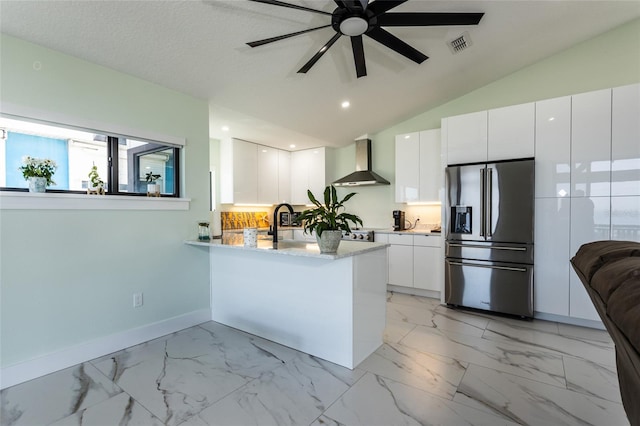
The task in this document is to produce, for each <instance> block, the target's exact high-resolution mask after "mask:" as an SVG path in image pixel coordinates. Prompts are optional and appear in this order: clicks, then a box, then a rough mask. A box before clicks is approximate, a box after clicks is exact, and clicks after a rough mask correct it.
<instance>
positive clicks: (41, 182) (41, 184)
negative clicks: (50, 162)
mask: <svg viewBox="0 0 640 426" xmlns="http://www.w3.org/2000/svg"><path fill="white" fill-rule="evenodd" d="M28 182H29V192H45V191H46V190H47V178H43V177H35V176H32V177H29V179H28Z"/></svg>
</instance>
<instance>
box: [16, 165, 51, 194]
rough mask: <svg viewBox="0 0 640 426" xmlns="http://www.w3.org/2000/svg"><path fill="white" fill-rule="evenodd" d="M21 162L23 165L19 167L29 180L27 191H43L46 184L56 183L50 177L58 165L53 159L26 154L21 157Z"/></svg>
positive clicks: (45, 188)
mask: <svg viewBox="0 0 640 426" xmlns="http://www.w3.org/2000/svg"><path fill="white" fill-rule="evenodd" d="M22 163H23V164H24V165H23V166H20V167H19V169H20V171H21V172H22V176H23V177H24V178H25V180H26V181H28V182H29V192H45V191H46V190H47V186H49V185H55V184H56V183H55V182H54V181H53V179H52V177H53V174H54V173H55V172H56V169H57V167H58V166H57V165H56V162H55V161H53V160H50V159H48V158H45V159H40V158H33V157H29V156H26V157H23V158H22Z"/></svg>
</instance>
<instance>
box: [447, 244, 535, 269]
mask: <svg viewBox="0 0 640 426" xmlns="http://www.w3.org/2000/svg"><path fill="white" fill-rule="evenodd" d="M444 247H445V254H444V255H445V257H451V258H456V259H476V260H486V261H492V262H511V263H528V264H533V244H512V243H494V242H480V241H447V242H446V243H445V246H444Z"/></svg>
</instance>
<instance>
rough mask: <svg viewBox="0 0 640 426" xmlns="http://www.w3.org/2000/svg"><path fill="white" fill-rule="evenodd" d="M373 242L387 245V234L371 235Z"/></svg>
mask: <svg viewBox="0 0 640 426" xmlns="http://www.w3.org/2000/svg"><path fill="white" fill-rule="evenodd" d="M373 241H375V242H376V243H388V242H389V234H382V233H379V232H375V233H374V234H373Z"/></svg>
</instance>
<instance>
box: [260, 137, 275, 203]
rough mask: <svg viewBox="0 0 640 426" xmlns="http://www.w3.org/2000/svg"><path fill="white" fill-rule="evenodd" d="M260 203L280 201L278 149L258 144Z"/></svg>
mask: <svg viewBox="0 0 640 426" xmlns="http://www.w3.org/2000/svg"><path fill="white" fill-rule="evenodd" d="M257 150H258V151H257V152H258V176H257V180H258V182H257V183H258V203H260V204H275V203H277V202H278V187H279V183H278V150H277V149H275V148H271V147H268V146H261V145H258V147H257Z"/></svg>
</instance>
